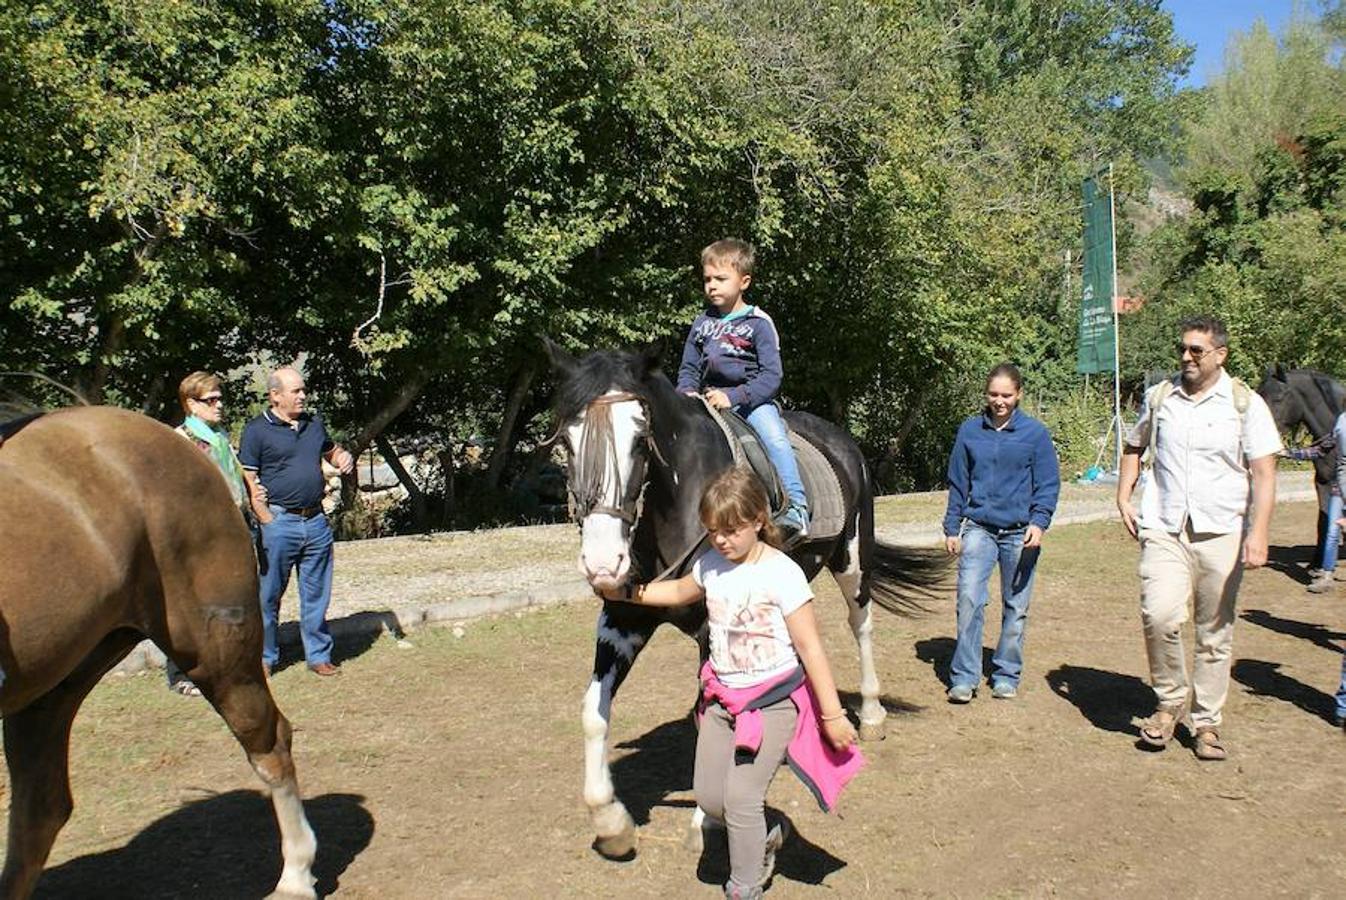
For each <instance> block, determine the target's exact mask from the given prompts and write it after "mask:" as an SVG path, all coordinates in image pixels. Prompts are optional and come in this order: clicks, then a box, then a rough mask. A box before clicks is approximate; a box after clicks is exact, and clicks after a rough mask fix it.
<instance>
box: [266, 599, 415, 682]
mask: <svg viewBox="0 0 1346 900" xmlns="http://www.w3.org/2000/svg"><path fill="white" fill-rule="evenodd" d="M327 628H328V630H329V631H331V633H332V662H334V663H336V664H337V665H340V664H341V663H343V662H345V661H346V660H348V659H355V658H356V657H358V656H362V655H364V654H365V653H366V652H368V651H369V649H370V648H371V647H373V646H374V644H376V643H378V641H379V639H380V638H382V637H383V636H384V635H385V634H386V635H391V636H392V637H394V638H402V637H405V636H406V632H405V631H404V630H403V629H402V623H401V622H399V621H398V619H397V614H396V613H394V612H392V611H391V610H386V609H384V610H377V611H370V612H357V613H351V614H350V615H349V616H342V617H341V618H339V619H331V620H329V621H328V623H327ZM276 642H277V644H279V646H280V660H279V662H278V663H277V665H276V671H277V672H280V671H284V670H285V669H288V668H289V667H290V666H293V665H297V664H300V663H302V662H304V646H303V641H302V640H301V639H300V637H299V623H298V622H285V623H283V624H282V625H281V626H280V628H278V629H277V630H276Z"/></svg>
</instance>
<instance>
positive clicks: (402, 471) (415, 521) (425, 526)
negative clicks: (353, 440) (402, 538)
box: [374, 433, 430, 534]
mask: <svg viewBox="0 0 1346 900" xmlns="http://www.w3.org/2000/svg"><path fill="white" fill-rule="evenodd" d="M374 445H375V446H376V447H378V448H379V453H381V454H383V461H384V462H385V463H387V464H388V468H390V469H392V470H393V474H394V475H396V476H397V480H398V482H399V483H400V484H401V485H402V487H404V488H406V489H407V497H408V498H409V499H410V500H411V527H412V528H414V529H416V531H418V532H420V533H422V534H424V533H425V532H427V531H429V530H430V528H429V517H428V516H427V515H426V509H425V494H423V493H422V492H421V488H420V485H418V484H416V480H415V479H414V478H412V477H411V473H410V472H408V471H407V469H406V467H405V466H403V465H402V460H400V459H398V458H397V449H396V448H395V447H393V442H392V441H390V440H388V436H387V435H386V434H383V433H380V434H379V435H378V436H377V437H376V438H374Z"/></svg>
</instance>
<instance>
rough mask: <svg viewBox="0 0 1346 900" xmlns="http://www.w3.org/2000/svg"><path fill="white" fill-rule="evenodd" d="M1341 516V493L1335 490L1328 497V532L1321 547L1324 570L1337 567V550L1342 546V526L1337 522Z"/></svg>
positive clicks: (1328, 570)
mask: <svg viewBox="0 0 1346 900" xmlns="http://www.w3.org/2000/svg"><path fill="white" fill-rule="evenodd" d="M1340 518H1341V495H1340V494H1338V493H1337V492H1336V491H1333V492H1332V496H1331V497H1329V498H1328V499H1327V534H1325V535H1324V536H1323V546H1322V547H1321V548H1320V549H1321V555H1322V557H1323V571H1324V572H1332V571H1333V570H1334V569H1336V567H1337V552H1338V551H1339V549H1340V547H1341V526H1340V525H1338V524H1337V519H1340Z"/></svg>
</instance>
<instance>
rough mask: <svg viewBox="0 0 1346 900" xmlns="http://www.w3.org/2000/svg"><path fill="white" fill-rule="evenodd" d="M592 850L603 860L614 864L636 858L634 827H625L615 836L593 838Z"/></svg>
mask: <svg viewBox="0 0 1346 900" xmlns="http://www.w3.org/2000/svg"><path fill="white" fill-rule="evenodd" d="M594 849H595V850H597V851H598V852H599V854H600V855H601V856H603V858H604V859H610V860H613V861H614V862H628V861H630V860H633V859H635V858H636V826H635V825H627V826H626V827H625V828H623V829H622V830H621V831H619V832H617V833H616V834H609V835H599V836H598V837H596V838H594Z"/></svg>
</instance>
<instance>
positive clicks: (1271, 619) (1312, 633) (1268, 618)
mask: <svg viewBox="0 0 1346 900" xmlns="http://www.w3.org/2000/svg"><path fill="white" fill-rule="evenodd" d="M1240 618H1242V619H1244V620H1245V621H1248V622H1252V623H1253V624H1254V625H1260V626H1262V627H1263V628H1266V629H1268V630H1270V631H1275V632H1277V633H1278V634H1287V635H1289V636H1290V637H1297V638H1303V639H1304V640H1306V641H1309V642H1311V643H1314V644H1317V645H1318V646H1319V647H1322V648H1323V649H1325V650H1340V649H1341V647H1340V646H1338V645H1337V644H1336V643H1335V642H1336V641H1340V640H1346V631H1333V630H1332V629H1330V628H1328V627H1327V626H1325V625H1319V624H1318V623H1316V622H1312V623H1310V622H1301V621H1299V620H1298V619H1284V618H1281V617H1280V616H1277V615H1273V614H1271V613H1269V612H1267V611H1266V610H1265V609H1250V610H1248V611H1247V612H1245V613H1243V614H1242V615H1241V616H1240Z"/></svg>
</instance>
